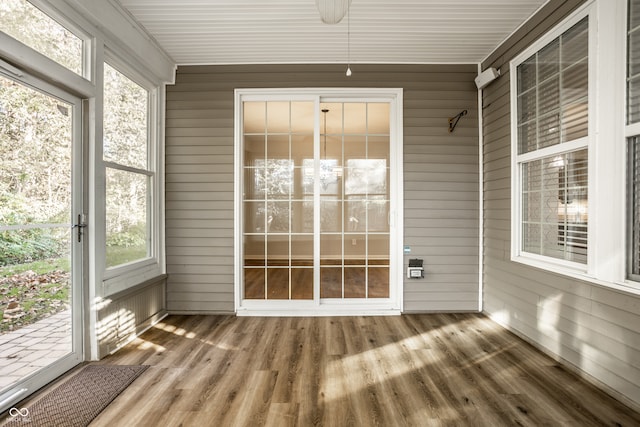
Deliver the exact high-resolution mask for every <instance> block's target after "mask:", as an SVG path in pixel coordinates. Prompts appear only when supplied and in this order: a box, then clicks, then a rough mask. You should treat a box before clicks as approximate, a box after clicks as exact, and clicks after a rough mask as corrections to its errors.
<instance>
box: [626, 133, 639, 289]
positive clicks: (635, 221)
mask: <svg viewBox="0 0 640 427" xmlns="http://www.w3.org/2000/svg"><path fill="white" fill-rule="evenodd" d="M628 155H629V189H628V191H627V194H628V195H629V196H628V203H629V210H628V212H629V235H630V236H631V243H630V245H629V250H630V251H631V252H630V253H629V254H628V259H629V263H628V265H629V269H628V271H629V275H630V277H631V278H632V279H634V280H640V138H638V137H635V138H630V139H629V149H628Z"/></svg>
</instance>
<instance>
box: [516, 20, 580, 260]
mask: <svg viewBox="0 0 640 427" xmlns="http://www.w3.org/2000/svg"><path fill="white" fill-rule="evenodd" d="M588 26H589V24H588V17H585V18H583V19H582V20H580V21H579V22H577V23H576V24H575V25H573V26H572V27H571V28H569V29H568V30H566V31H564V32H563V33H562V34H560V35H559V36H558V37H557V38H555V39H553V40H552V41H551V42H549V43H548V44H546V45H545V46H544V47H542V48H541V49H539V50H538V51H537V52H535V53H534V54H533V55H531V56H529V57H528V58H527V59H525V60H524V61H522V62H521V63H519V64H517V65H516V66H517V68H516V78H517V114H516V117H517V158H516V162H517V173H518V174H519V177H520V187H519V195H518V197H519V209H520V212H521V218H520V219H519V228H520V230H519V237H520V242H519V250H520V251H521V253H529V254H535V255H536V256H545V257H551V258H556V259H560V260H564V261H570V262H575V263H580V264H586V263H587V251H588V245H587V240H588V239H587V233H588V150H587V145H588V140H587V136H588V119H589V117H588V115H589V108H588V97H589V90H588V86H589V28H588Z"/></svg>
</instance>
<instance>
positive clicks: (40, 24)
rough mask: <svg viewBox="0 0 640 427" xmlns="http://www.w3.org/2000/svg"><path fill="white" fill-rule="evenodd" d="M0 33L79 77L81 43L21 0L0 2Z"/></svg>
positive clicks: (80, 69)
mask: <svg viewBox="0 0 640 427" xmlns="http://www.w3.org/2000/svg"><path fill="white" fill-rule="evenodd" d="M0 17H2V18H1V19H0V31H2V32H4V33H6V34H8V35H10V36H11V37H13V38H14V39H16V40H18V41H20V42H22V43H24V44H26V45H27V46H29V47H30V48H32V49H34V50H37V51H38V52H40V53H41V54H43V55H44V56H46V57H48V58H50V59H52V60H54V61H55V62H57V63H58V64H60V65H62V66H64V67H66V68H68V69H69V70H71V71H73V72H74V73H76V74H79V75H82V57H83V41H82V39H80V38H79V37H77V36H76V35H75V34H73V33H72V32H71V31H69V30H67V29H66V28H64V27H63V26H62V25H60V24H59V23H57V22H56V21H54V20H53V19H51V18H50V17H49V16H47V15H46V14H44V13H43V12H42V11H41V10H39V9H37V8H36V7H35V6H33V5H32V4H31V3H29V2H28V1H25V0H2V2H0Z"/></svg>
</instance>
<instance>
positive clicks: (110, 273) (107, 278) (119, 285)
mask: <svg viewBox="0 0 640 427" xmlns="http://www.w3.org/2000/svg"><path fill="white" fill-rule="evenodd" d="M103 64H108V65H109V66H110V67H111V68H113V69H115V70H116V71H118V72H119V73H121V74H122V75H124V76H125V77H127V78H128V79H130V80H131V81H133V82H134V83H136V84H138V85H139V86H140V87H142V88H143V89H145V90H146V91H147V93H148V97H147V168H146V169H140V168H137V167H131V166H126V165H121V164H119V163H117V162H113V161H109V160H104V157H103V155H102V147H103V145H102V144H101V147H100V148H101V149H100V156H99V158H98V159H97V161H98V164H99V165H100V167H99V173H100V174H101V179H102V180H103V182H106V180H105V179H106V171H107V168H110V169H113V170H120V171H124V172H130V173H135V174H138V175H144V176H147V177H148V178H149V188H148V190H147V191H148V192H147V232H148V233H149V239H150V243H149V246H148V251H149V255H148V256H147V257H145V258H140V259H137V260H134V261H131V262H128V263H124V264H120V265H117V266H113V267H107V265H106V229H105V230H104V231H103V232H102V233H100V239H97V240H99V241H97V242H96V254H97V255H98V256H99V259H101V261H102V262H101V265H102V268H101V270H102V296H103V297H106V296H109V295H113V294H115V293H118V292H121V291H124V290H126V289H129V288H131V287H134V286H136V285H137V284H139V283H141V282H143V281H145V280H148V279H151V278H153V277H157V276H159V275H161V274H163V256H164V255H163V249H162V246H161V245H162V241H163V239H164V236H163V233H162V230H161V221H162V220H161V218H162V214H161V212H160V210H161V208H162V206H163V203H162V195H161V191H162V190H161V188H162V178H161V177H160V175H159V174H160V173H161V172H162V170H161V156H160V153H161V152H162V149H161V147H159V145H158V144H159V141H160V134H161V131H160V126H161V125H162V123H161V120H160V111H161V108H162V105H160V102H161V100H162V97H161V96H160V95H159V92H160V90H161V87H160V86H158V85H155V84H154V83H152V82H151V81H149V80H147V79H145V78H144V77H143V75H142V74H141V73H140V72H138V71H137V70H136V69H135V68H134V67H133V66H132V65H129V64H127V63H126V62H124V61H123V60H121V59H120V58H119V57H118V56H117V55H116V54H114V53H113V52H112V51H110V50H108V49H106V50H105V55H104V61H103ZM103 67H104V65H103V66H102V67H101V68H103ZM101 80H102V77H101ZM102 86H103V87H104V82H103V85H102ZM101 140H102V138H101ZM102 191H103V194H102V197H101V199H102V200H106V198H105V197H106V186H102ZM102 216H103V219H104V222H102V223H103V224H104V225H106V209H105V210H104V211H103V212H102Z"/></svg>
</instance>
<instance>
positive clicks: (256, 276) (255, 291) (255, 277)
mask: <svg viewBox="0 0 640 427" xmlns="http://www.w3.org/2000/svg"><path fill="white" fill-rule="evenodd" d="M265 273H266V270H265V269H264V268H245V269H244V297H245V298H246V299H265V285H266V278H267V277H266V274H265Z"/></svg>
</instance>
